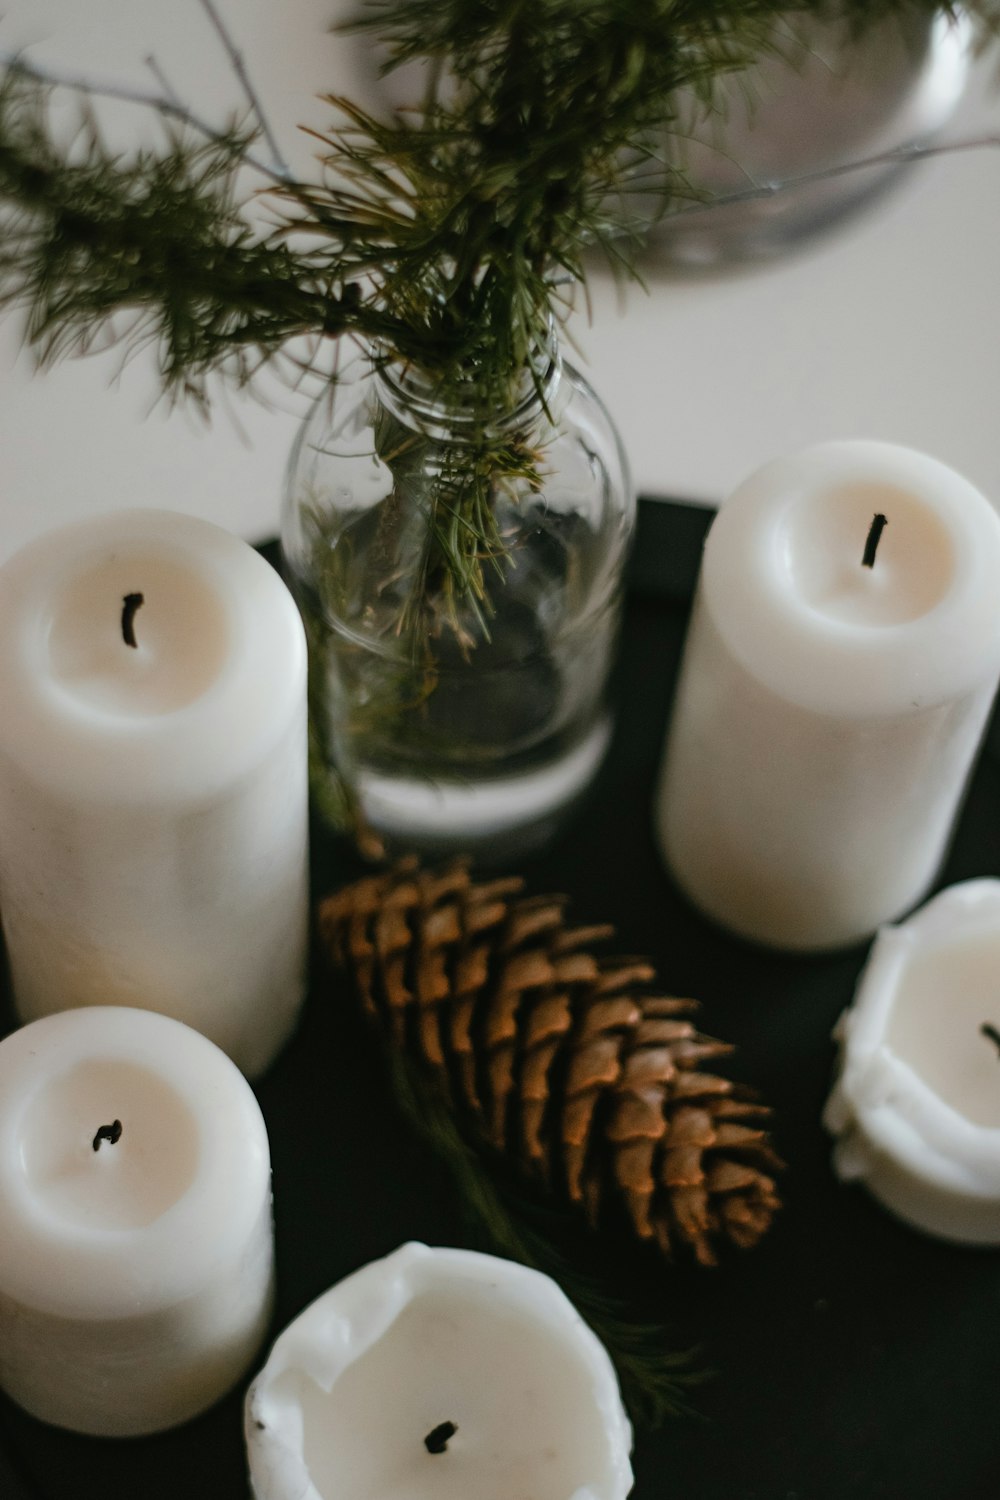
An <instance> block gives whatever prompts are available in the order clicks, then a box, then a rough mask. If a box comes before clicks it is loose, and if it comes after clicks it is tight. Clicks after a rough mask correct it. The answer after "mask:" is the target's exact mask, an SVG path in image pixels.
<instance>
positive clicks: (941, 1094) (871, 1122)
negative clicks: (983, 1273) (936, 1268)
mask: <svg viewBox="0 0 1000 1500" xmlns="http://www.w3.org/2000/svg"><path fill="white" fill-rule="evenodd" d="M998 976H1000V881H996V880H972V881H967V882H965V883H964V884H962V885H956V886H952V887H950V888H949V889H948V890H946V891H943V892H941V894H939V895H938V896H935V897H934V899H933V900H931V901H929V902H928V903H927V905H926V906H924V907H923V908H922V909H921V910H920V911H919V912H917V913H916V915H915V916H913V917H911V918H910V919H909V920H908V921H907V922H904V923H902V924H901V925H900V926H898V927H885V928H883V929H882V930H881V931H880V932H879V935H878V937H877V939H876V941H875V944H874V946H873V948H872V953H871V956H870V958H869V960H868V963H867V965H866V967H865V969H864V972H863V973H862V975H861V978H860V980H859V983H858V989H857V993H856V995H855V999H854V1003H853V1005H852V1007H851V1008H850V1009H849V1010H848V1011H846V1012H845V1014H844V1015H843V1016H842V1017H841V1020H840V1022H839V1023H838V1028H837V1036H838V1037H839V1040H840V1044H841V1048H840V1062H839V1068H838V1077H837V1082H836V1085H835V1087H834V1090H833V1092H832V1094H831V1096H830V1100H829V1103H828V1104H827V1108H826V1113H825V1121H826V1124H827V1127H828V1128H829V1129H830V1130H831V1131H832V1132H833V1133H834V1135H836V1136H837V1146H836V1149H835V1153H834V1164H835V1167H836V1170H837V1172H838V1174H839V1175H840V1176H841V1177H843V1178H845V1179H846V1180H849V1181H850V1180H860V1181H863V1182H864V1183H865V1185H866V1186H867V1187H868V1188H869V1190H870V1191H871V1192H872V1193H873V1194H874V1195H875V1196H876V1197H877V1198H878V1199H879V1200H880V1201H881V1202H882V1203H884V1204H885V1205H886V1206H887V1207H888V1208H890V1209H892V1211H893V1212H894V1213H896V1214H898V1215H899V1217H901V1218H902V1219H905V1220H906V1221H907V1222H908V1223H910V1224H913V1225H914V1226H916V1227H917V1228H920V1229H923V1230H925V1231H927V1232H928V1233H930V1234H935V1235H939V1236H941V1237H942V1238H945V1239H950V1240H955V1241H957V1242H960V1243H968V1244H1000V1052H998V1048H997V1044H996V1042H995V1041H994V1040H993V1038H992V1037H991V1036H990V1035H988V1034H984V1032H983V1027H984V1025H985V1026H988V1027H993V1028H995V1029H996V1030H998V1031H1000V984H998Z"/></svg>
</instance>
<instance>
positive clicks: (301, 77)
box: [0, 0, 1000, 558]
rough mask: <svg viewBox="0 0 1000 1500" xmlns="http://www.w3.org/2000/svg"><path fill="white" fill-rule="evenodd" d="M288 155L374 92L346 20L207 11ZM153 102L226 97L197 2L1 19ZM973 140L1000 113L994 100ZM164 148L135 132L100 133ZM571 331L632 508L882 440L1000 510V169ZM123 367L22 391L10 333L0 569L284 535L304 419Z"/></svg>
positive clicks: (25, 360)
mask: <svg viewBox="0 0 1000 1500" xmlns="http://www.w3.org/2000/svg"><path fill="white" fill-rule="evenodd" d="M219 5H220V8H221V9H222V10H223V12H224V14H225V15H226V16H227V18H228V20H229V23H230V25H231V26H232V29H233V31H234V32H235V33H236V35H237V36H238V37H239V39H240V41H241V44H242V47H243V50H244V52H245V54H246V58H247V62H248V64H249V66H250V69H251V71H252V73H253V75H254V77H255V79H256V81H257V83H258V86H259V89H260V92H261V94H262V96H263V98H264V100H265V102H266V105H267V108H268V111H269V113H270V115H271V116H272V118H273V121H274V123H275V125H276V126H277V128H278V130H279V133H280V135H281V137H282V141H283V144H284V145H285V147H286V150H287V152H288V154H290V155H292V156H293V158H294V159H296V160H297V161H298V162H299V163H300V164H301V163H304V162H305V161H306V160H307V159H308V156H309V153H310V150H311V148H310V147H309V145H308V143H307V142H306V140H305V139H304V138H303V137H302V136H301V135H299V134H298V133H297V131H296V126H297V125H298V124H300V123H302V122H308V123H309V124H312V125H315V126H322V125H323V123H324V121H325V119H326V118H327V112H326V110H325V109H324V107H323V106H322V105H319V104H318V103H317V102H316V97H315V96H316V95H317V93H318V92H319V91H321V90H327V91H336V90H338V89H339V90H344V91H347V92H351V93H357V92H358V91H360V90H362V89H364V88H366V87H368V86H369V84H370V79H369V76H368V68H367V65H366V59H365V56H364V54H363V52H362V51H361V50H360V49H361V44H360V43H359V42H357V41H352V40H346V39H344V38H342V37H336V36H333V35H331V34H330V31H329V24H330V20H331V18H332V17H333V16H334V15H335V14H337V13H338V11H339V12H341V13H342V11H343V0H281V3H277V4H276V3H275V0H219ZM20 47H30V54H29V55H31V56H32V57H34V58H36V59H37V60H38V61H39V62H43V63H48V64H49V65H50V66H54V67H60V68H64V69H73V70H87V71H88V72H96V73H100V74H102V75H104V76H109V75H113V76H116V77H122V78H126V79H129V80H131V81H133V82H135V83H139V84H143V83H146V84H148V83H149V82H150V77H149V74H148V72H147V70H146V68H145V65H144V59H145V58H146V57H147V56H148V55H149V54H150V53H153V54H155V56H156V58H157V60H158V62H159V64H160V65H161V67H162V68H163V69H164V70H165V71H166V72H167V73H168V74H169V75H170V77H171V79H172V80H173V81H174V83H175V85H176V86H177V88H178V89H179V91H180V92H181V93H183V94H184V95H185V96H186V97H188V98H189V99H191V100H192V101H194V102H196V103H197V104H198V107H199V110H200V112H202V113H204V114H212V115H214V117H215V118H217V119H220V120H221V119H223V118H224V117H225V116H226V114H227V111H228V110H229V109H230V108H233V107H235V106H237V105H238V104H239V92H238V89H237V86H236V84H235V82H234V80H233V78H232V76H231V74H230V72H229V69H228V66H227V63H226V60H225V57H224V55H223V53H222V50H221V48H220V46H219V43H218V40H217V38H216V37H215V35H214V33H213V32H212V30H211V28H210V27H209V25H208V22H207V20H206V18H205V15H204V13H203V11H202V10H201V8H200V6H199V5H198V4H197V3H196V0H171V3H170V4H169V5H165V4H163V0H7V4H6V7H5V9H4V12H3V14H2V15H0V48H4V49H14V48H20ZM968 113H969V122H968V123H969V128H972V127H973V126H976V125H979V124H980V123H981V121H982V120H989V119H991V118H992V120H993V121H994V123H996V122H1000V107H998V106H997V105H996V104H995V103H994V95H993V93H992V91H990V93H989V96H988V99H987V101H986V102H985V103H983V102H978V103H976V104H975V105H974V106H972V107H971V108H970V111H969V112H968ZM111 125H112V129H113V130H115V131H117V132H119V134H120V138H121V139H122V141H123V143H124V142H125V141H126V140H134V139H136V138H137V137H138V135H140V134H141V135H144V136H146V137H147V138H155V135H156V132H157V129H158V127H157V125H156V122H155V121H153V120H151V119H149V118H147V117H146V116H144V115H143V114H141V113H140V114H137V115H134V116H133V115H131V114H129V115H128V116H127V117H126V116H125V115H122V116H121V117H118V116H117V115H116V117H115V118H114V119H112V121H111ZM592 314H593V316H592V324H591V325H590V326H588V325H587V323H586V320H585V318H584V317H583V316H582V315H581V316H580V317H578V318H577V319H576V321H575V325H574V333H575V336H576V337H577V338H578V340H579V342H580V344H581V346H582V349H583V351H584V353H585V355H586V359H587V369H588V372H589V375H590V378H591V379H592V381H593V383H594V384H595V385H596V386H597V387H598V389H599V390H600V391H601V393H602V394H603V396H604V397H605V399H606V400H607V402H608V404H609V406H610V407H611V409H612V412H613V414H614V415H615V417H616V418H617V420H618V422H619V424H620V426H621V429H622V432H623V434H624V437H625V440H626V445H627V447H628V450H629V453H630V456H631V459H632V464H633V468H634V472H635V477H636V480H637V483H638V486H639V488H640V490H641V491H643V492H645V493H655V494H660V495H671V496H682V497H687V498H691V499H695V500H700V501H706V502H710V503H711V502H714V501H718V500H719V499H720V498H722V497H723V496H724V495H725V494H726V493H727V492H728V491H729V490H730V489H731V488H732V487H733V485H734V484H735V483H736V482H737V481H738V480H739V479H740V478H741V477H742V476H743V475H744V474H745V473H746V472H747V471H748V470H750V469H751V468H753V467H754V466H756V465H757V464H758V463H759V462H761V461H762V460H764V459H765V458H768V457H770V456H772V455H774V454H775V453H778V452H780V451H783V450H786V449H789V448H792V447H796V446H798V445H800V444H802V443H805V442H810V441H814V440H819V439H823V438H828V437H846V436H871V437H881V438H887V439H891V440H895V441H899V442H905V443H910V444H913V445H915V446H918V447H922V448H924V449H926V450H927V451H929V452H932V453H934V454H936V455H937V456H939V457H941V458H943V459H944V460H946V461H947V462H949V463H951V464H953V465H954V466H956V467H957V468H959V469H961V470H963V471H964V472H965V473H966V474H967V475H968V476H969V477H970V478H971V479H972V480H973V481H974V482H976V483H977V484H979V485H980V486H981V487H982V488H983V489H984V490H985V491H986V492H987V493H989V494H991V495H992V496H993V497H995V498H996V499H997V500H998V503H1000V424H998V406H1000V150H998V149H991V150H986V151H981V152H978V153H975V154H970V155H963V156H956V157H949V158H947V159H941V160H938V161H936V162H934V163H931V164H928V165H926V166H924V167H922V168H921V169H920V170H919V171H918V172H915V173H913V174H912V175H911V176H909V177H908V178H907V180H906V182H905V183H904V184H903V185H902V186H901V187H899V188H898V189H897V190H896V191H895V192H894V193H893V194H892V195H891V196H890V197H888V198H887V199H885V200H883V201H882V202H881V203H880V204H879V206H878V208H877V209H876V210H875V211H873V212H871V213H869V214H867V215H866V216H864V217H862V218H859V219H857V220H853V221H851V222H850V223H849V224H847V225H845V226H843V227H841V228H839V229H838V230H837V231H836V232H835V233H833V234H831V235H829V236H828V237H827V238H826V239H824V240H822V241H821V242H820V243H819V244H818V245H815V246H813V247H811V248H809V249H807V250H805V251H801V252H799V253H798V254H796V255H795V256H794V257H790V258H788V259H787V260H784V261H782V262H780V263H778V264H775V265H773V266H771V267H769V268H767V269H764V270H756V271H753V272H750V273H744V274H740V275H730V276H725V277H714V278H710V279H705V280H690V279H676V278H675V279H665V278H663V277H658V278H655V279H653V280H652V281H651V291H650V295H649V296H645V295H644V294H643V293H642V292H641V291H639V290H638V289H634V290H632V291H630V293H629V295H628V297H627V300H626V302H625V303H624V305H620V304H619V298H618V294H617V292H616V290H615V289H614V287H613V285H612V284H611V281H610V279H609V278H608V277H606V276H605V275H604V274H603V273H600V274H597V275H596V276H595V278H594V282H593V287H592ZM120 366H121V359H120V355H118V354H115V353H112V354H110V355H104V356H99V357H95V358H90V359H85V360H78V361H74V362H72V363H69V364H64V365H62V366H60V367H59V368H57V369H55V370H54V371H51V372H49V373H47V374H45V375H35V374H34V373H33V371H32V362H31V357H30V354H29V353H27V352H26V351H25V350H23V349H22V348H21V347H20V338H19V331H18V328H17V326H16V322H15V320H14V319H12V318H10V317H8V318H7V319H6V320H5V321H4V322H3V323H2V324H0V558H2V557H3V556H5V555H8V554H9V553H10V552H11V551H13V550H14V549H15V548H16V547H18V546H19V545H21V543H23V542H24V541H25V540H27V539H28V538H29V537H30V536H32V535H34V534H36V533H37V532H39V531H42V530H45V529H47V528H48V527H50V526H51V525H53V524H55V523H56V522H57V521H59V520H60V519H63V518H70V517H78V516H81V515H84V514H87V513H90V512H93V511H95V510H98V509H101V510H103V509H108V508H111V507H115V506H127V505H135V504H141V505H163V506H167V507H169V508H173V509H177V510H189V511H193V512H196V513H199V514H202V515H204V516H206V517H208V518H210V519H213V520H216V521H218V522H219V523H220V524H223V525H225V526H228V527H230V528H231V529H233V530H235V531H238V532H240V533H242V534H243V535H245V536H248V537H250V538H258V537H261V536H264V535H267V534H269V533H273V531H274V530H275V528H276V525H277V518H278V506H279V493H280V485H281V474H282V469H283V465H284V459H285V454H286V452H287V450H288V447H289V444H290V442H291V438H292V435H293V432H294V430H295V425H296V422H297V421H298V419H299V416H300V415H301V412H302V410H303V406H304V402H303V401H302V400H300V399H298V398H295V397H293V396H292V395H291V394H290V393H289V392H287V391H285V390H280V389H279V390H277V391H274V390H272V391H271V393H270V402H269V404H268V405H267V406H264V405H261V404H258V403H256V402H254V401H252V400H248V399H244V398H236V397H232V398H227V399H225V400H224V401H220V402H219V403H218V404H217V407H216V409H215V412H214V416H213V421H212V423H211V425H210V426H208V427H206V426H204V425H203V424H202V423H201V421H200V419H199V418H198V417H197V415H196V414H195V413H194V412H192V411H191V410H186V409H181V410H174V411H170V410H169V409H168V408H167V406H166V405H165V403H164V402H163V401H162V400H159V399H158V386H157V382H156V378H155V372H154V371H153V368H152V363H151V361H150V360H148V359H145V358H143V359H137V360H136V361H135V362H133V363H131V364H129V365H128V366H127V367H126V368H124V369H122V368H121V367H120Z"/></svg>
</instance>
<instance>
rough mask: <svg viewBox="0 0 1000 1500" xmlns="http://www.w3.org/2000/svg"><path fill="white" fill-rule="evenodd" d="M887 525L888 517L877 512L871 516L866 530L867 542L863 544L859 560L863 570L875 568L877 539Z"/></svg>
mask: <svg viewBox="0 0 1000 1500" xmlns="http://www.w3.org/2000/svg"><path fill="white" fill-rule="evenodd" d="M888 524H889V517H888V516H884V515H883V514H882V512H881V511H877V512H876V513H875V515H874V516H872V524H871V525H870V526H869V528H868V540H867V541H866V542H865V554H864V556H863V557H862V559H861V566H862V567H863V568H873V567H874V566H875V553H876V552H877V551H878V544H879V538H880V537H881V535H882V533H883V531H884V530H885V528H886V527H887V526H888Z"/></svg>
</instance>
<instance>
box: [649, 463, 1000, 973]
mask: <svg viewBox="0 0 1000 1500" xmlns="http://www.w3.org/2000/svg"><path fill="white" fill-rule="evenodd" d="M876 514H883V515H885V516H886V517H887V520H888V525H887V526H886V527H885V530H884V533H883V534H882V536H881V539H880V541H879V545H878V549H877V552H876V555H875V560H874V563H873V564H872V566H870V567H867V566H864V564H863V558H864V554H865V544H866V538H867V536H868V532H869V528H870V526H871V523H872V520H873V517H874V516H875V515H876ZM998 579H1000V519H998V517H997V515H996V513H995V511H994V510H993V507H992V506H991V505H990V504H989V503H988V501H986V500H985V499H984V498H983V496H982V495H980V494H979V492H978V491H977V490H975V489H973V487H972V486H971V485H970V484H968V483H967V482H966V481H965V480H964V479H962V478H960V477H959V476H958V475H957V474H955V473H953V472H952V471H951V470H950V469H948V468H946V467H945V466H944V465H943V464H940V463H938V462H936V461H935V460H934V459H931V458H926V457H924V456H923V455H922V454H919V453H914V452H912V451H910V450H909V449H904V448H897V447H894V446H891V445H889V444H885V443H871V442H844V443H829V444H823V445H821V446H819V447H815V448H809V449H806V450H805V451H804V452H802V453H799V454H797V455H795V456H793V457H789V458H783V459H779V460H778V461H777V462H775V463H771V464H769V465H767V466H766V467H765V468H763V469H762V470H760V471H759V472H758V473H757V474H755V475H754V476H753V477H752V478H751V479H750V480H748V481H747V483H746V484H744V485H743V486H742V487H741V488H740V489H738V490H737V491H736V493H735V494H734V495H733V496H732V498H731V499H730V500H729V501H728V502H727V503H726V505H725V506H724V507H723V508H722V510H721V512H720V513H719V515H718V517H717V518H716V520H715V522H714V523H713V525H712V528H711V531H710V532H709V536H708V541H707V543H706V546H705V556H704V562H703V566H702V572H701V578H700V581H699V585H698V590H697V594H696V598H695V604H694V610H693V616H692V620H691V627H690V631H689V635H688V641H687V647H686V651H685V659H684V664H683V667H682V673H681V680H680V684H679V687H678V693H677V700H676V704H675V707H674V711H673V718H672V723H671V728H670V733H669V736H668V741H667V751H666V756H665V761H664V768H663V775H662V781H661V787H660V792H659V799H658V806H657V825H658V831H659V836H660V839H661V843H662V847H663V850H664V853H665V856H666V859H667V862H668V864H669V866H670V868H671V869H672V871H673V873H674V875H675V876H676V878H677V880H678V881H679V883H680V884H681V886H682V887H683V888H684V890H685V891H686V892H687V893H688V895H689V896H690V897H691V898H692V900H693V901H695V903H696V904H697V905H699V906H700V907H702V908H703V910H704V911H706V912H707V913H708V914H709V915H710V916H712V917H714V918H715V919H716V920H717V921H719V922H721V923H723V924H725V925H726V926H729V927H731V928H733V929H735V931H737V932H739V933H741V934H743V935H745V936H747V937H750V938H753V939H756V940H757V941H759V942H763V943H769V944H773V945H775V946H777V947H782V948H797V949H820V948H828V947H836V946H839V945H843V944H848V943H852V942H856V941H859V940H860V939H862V938H864V937H866V936H867V935H868V934H870V933H871V932H873V931H874V929H875V928H876V927H877V926H878V925H879V924H880V923H882V922H886V921H890V920H892V919H893V918H895V917H897V916H899V915H900V914H901V913H902V912H904V911H906V910H907V909H908V908H909V907H911V906H912V905H913V904H914V903H915V902H916V901H918V900H919V899H920V898H921V896H923V894H924V893H925V892H926V890H927V889H928V887H929V885H930V883H931V882H932V880H933V879H934V877H935V875H936V873H937V871H938V868H939V866H940V864H941V861H942V858H943V856H944V853H945V851H946V848H947V844H948V840H949V837H950V835H951V831H952V828H953V825H954V820H955V816H956V813H957V809H958V805H959V802H960V799H961V796H962V793H963V791H964V788H965V785H966V781H967V777H968V774H969V768H970V766H971V763H972V760H973V757H974V755H975V753H976V750H977V748H978V746H979V742H980V739H981V737H982V733H983V728H984V725H985V722H986V718H987V714H988V712H989V707H990V703H991V702H992V699H993V695H994V692H995V690H996V685H997V677H998V674H1000V587H998Z"/></svg>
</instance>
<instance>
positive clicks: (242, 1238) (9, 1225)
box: [0, 1006, 273, 1437]
mask: <svg viewBox="0 0 1000 1500" xmlns="http://www.w3.org/2000/svg"><path fill="white" fill-rule="evenodd" d="M272 1269H273V1256H272V1237H271V1188H270V1157H269V1153H268V1144H267V1132H266V1130H265V1128H264V1121H263V1118H262V1116H261V1113H260V1109H259V1108H258V1105H257V1102H256V1100H255V1099H254V1096H253V1092H252V1090H251V1088H250V1086H249V1084H248V1083H247V1082H246V1079H245V1078H244V1077H243V1076H242V1074H241V1073H240V1072H239V1069H238V1068H236V1067H235V1065H234V1064H233V1063H231V1062H230V1061H229V1059H228V1058H227V1057H226V1056H225V1054H224V1053H223V1052H221V1051H220V1050H219V1049H218V1047H216V1046H214V1045H213V1044H212V1043H211V1042H209V1041H207V1040H206V1039H205V1037H203V1036H200V1035H199V1034H198V1033H197V1032H195V1031H192V1030H191V1029H190V1028H189V1027H187V1026H182V1025H181V1024H180V1023H179V1022H178V1021H172V1020H170V1019H169V1018H168V1017H166V1016H160V1015H155V1014H153V1013H152V1012H150V1011H140V1010H129V1009H127V1008H125V1007H118V1006H115V1007H100V1006H98V1007H87V1008H85V1009H81V1010H70V1011H64V1012H63V1013H62V1014H60V1015H56V1016H46V1017H44V1018H43V1019H42V1020H40V1021H35V1022H33V1023H32V1024H31V1025H30V1026H26V1027H24V1028H22V1029H21V1030H20V1031H16V1032H14V1034H13V1035H12V1036H9V1037H7V1038H6V1040H5V1041H3V1042H2V1043H0V1386H2V1387H3V1389H4V1390H5V1391H6V1392H7V1394H8V1395H10V1396H12V1397H13V1399H14V1400H15V1401H17V1402H19V1403H20V1404H21V1405H22V1406H23V1407H25V1408H26V1409H27V1410H28V1411H30V1412H31V1413H32V1414H33V1415H34V1416H36V1417H40V1418H42V1420H43V1421H47V1422H53V1423H55V1424H57V1425H58V1426H61V1427H69V1428H72V1429H74V1430H75V1431H77V1432H86V1433H92V1434H95V1435H98V1436H111V1437H121V1436H133V1435H137V1434H141V1433H149V1432H156V1431H159V1430H160V1429H161V1428H165V1427H172V1426H174V1425H175V1424H176V1423H178V1422H183V1421H186V1420H187V1419H188V1418H189V1417H192V1416H194V1415H195V1414H196V1413H197V1412H200V1411H202V1410H203V1409H204V1408H205V1407H207V1406H210V1405H211V1404H212V1403H213V1402H214V1401H216V1400H217V1399H218V1398H219V1397H220V1396H222V1395H223V1394H224V1393H225V1392H226V1391H227V1390H229V1389H230V1387H231V1386H232V1385H233V1384H234V1383H235V1382H236V1381H237V1380H238V1379H239V1378H240V1376H241V1375H242V1374H243V1373H244V1372H245V1370H246V1368H247V1366H248V1364H249V1363H250V1361H251V1360H252V1359H253V1357H254V1355H255V1354H256V1352H257V1350H258V1348H259V1347H260V1343H261V1340H262V1338H263V1336H264V1333H265V1331H266V1328H267V1322H268V1316H269V1312H270V1305H271V1288H272Z"/></svg>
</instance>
